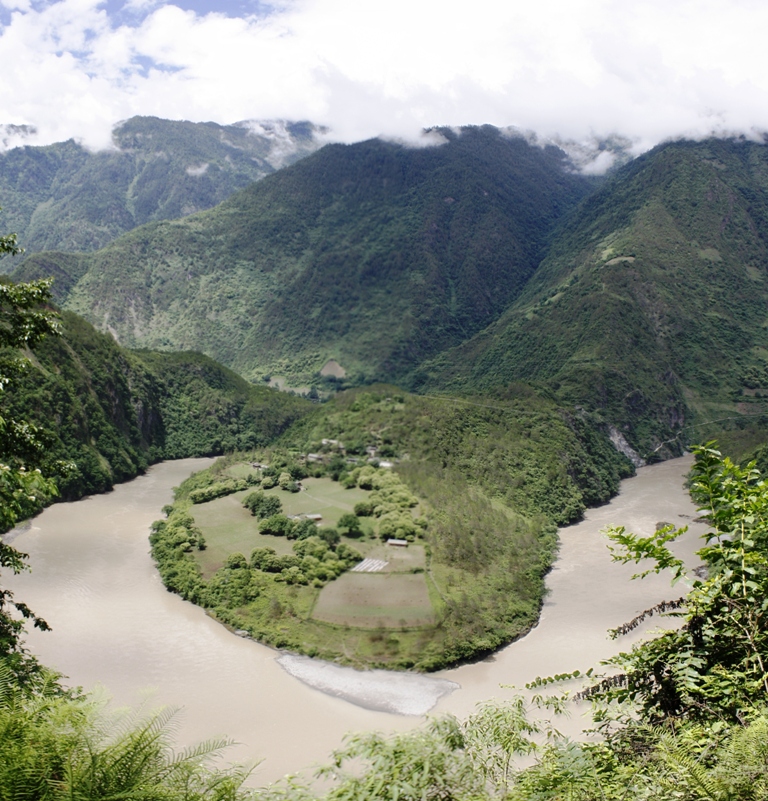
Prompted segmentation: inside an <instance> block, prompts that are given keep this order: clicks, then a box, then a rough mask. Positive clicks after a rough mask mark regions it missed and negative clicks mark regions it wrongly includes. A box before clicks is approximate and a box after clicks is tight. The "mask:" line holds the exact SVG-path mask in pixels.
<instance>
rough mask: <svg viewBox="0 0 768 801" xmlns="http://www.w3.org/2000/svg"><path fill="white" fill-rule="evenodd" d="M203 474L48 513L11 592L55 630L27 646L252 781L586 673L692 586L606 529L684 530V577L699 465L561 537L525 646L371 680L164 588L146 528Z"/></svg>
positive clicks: (660, 473) (157, 479)
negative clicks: (541, 680)
mask: <svg viewBox="0 0 768 801" xmlns="http://www.w3.org/2000/svg"><path fill="white" fill-rule="evenodd" d="M209 463H210V460H202V459H185V460H179V461H175V462H166V463H163V464H158V465H155V466H153V467H152V468H151V469H150V470H149V471H148V472H147V474H146V475H144V476H141V477H139V478H137V479H135V480H133V481H130V482H128V483H126V484H122V485H120V486H118V487H116V488H115V489H114V490H113V491H112V492H110V493H108V494H105V495H98V496H94V497H90V498H86V499H84V500H81V501H77V502H74V503H61V504H57V505H55V506H52V507H51V508H50V509H47V510H46V511H45V512H43V513H42V514H41V515H39V516H38V517H37V518H35V519H34V520H33V521H32V522H31V524H30V525H28V527H27V528H25V529H23V530H20V531H17V532H14V533H13V537H14V540H13V542H14V545H15V546H16V547H18V548H19V549H20V550H22V551H24V552H26V553H28V554H29V555H30V565H31V567H32V571H31V572H29V573H24V574H22V575H19V576H10V577H4V581H5V583H6V584H7V585H8V586H9V587H10V588H11V589H12V590H13V591H14V592H15V593H16V597H17V598H18V599H20V600H23V601H24V602H25V603H27V604H28V605H29V606H30V607H31V608H32V609H33V610H34V611H35V613H36V614H38V615H40V616H42V617H43V618H45V620H46V621H47V622H48V623H49V624H50V625H51V627H52V629H53V631H52V632H47V633H46V632H39V631H37V630H33V631H31V632H30V633H29V635H28V637H27V644H28V646H29V648H30V650H31V651H32V652H34V653H35V654H36V655H37V656H39V658H40V659H41V661H43V662H44V663H45V664H47V665H50V666H51V667H54V668H56V669H57V670H59V671H61V672H62V673H63V674H64V675H65V676H67V677H68V679H67V682H68V683H69V684H71V685H78V686H82V687H84V688H85V689H88V690H91V689H93V688H96V687H99V688H103V689H100V690H99V691H100V692H103V693H105V694H108V695H109V696H111V697H112V698H114V701H115V703H117V704H134V705H135V704H137V703H139V702H141V701H144V702H145V703H148V704H149V706H150V707H156V706H159V705H164V704H170V705H173V706H178V707H181V708H182V711H181V715H180V726H179V732H178V739H179V741H180V742H182V743H185V744H186V743H189V742H193V741H198V740H202V739H206V738H209V737H212V736H215V735H220V734H226V735H228V736H229V737H231V738H232V739H233V740H235V741H236V743H237V744H236V745H234V746H233V747H232V748H230V749H229V750H228V752H227V758H228V759H229V760H231V761H257V760H259V759H261V760H263V762H262V763H261V764H260V765H259V767H258V768H257V769H256V772H255V779H256V781H257V782H258V783H266V782H271V781H274V780H276V779H278V778H279V777H280V776H282V775H284V774H286V773H289V772H296V771H298V770H300V769H302V768H306V767H307V766H308V765H311V764H314V763H322V762H324V761H325V760H326V758H327V757H328V755H329V753H330V751H331V750H332V749H333V748H335V747H337V746H338V745H339V744H340V743H341V741H342V738H343V736H344V734H345V733H347V732H351V731H362V730H370V729H378V730H384V731H394V730H404V729H407V728H410V727H412V726H414V725H418V723H419V722H420V721H421V720H422V717H420V714H421V713H423V712H424V711H425V710H426V709H428V708H429V707H432V713H441V712H452V713H455V714H458V715H465V714H467V713H469V712H471V711H472V709H473V707H474V706H475V704H476V703H477V702H478V701H481V700H483V699H486V698H491V697H494V696H496V697H500V696H503V695H505V694H509V693H510V692H511V691H510V690H504V689H500V685H502V684H513V685H517V686H522V685H523V684H524V683H525V682H527V681H531V680H532V679H534V678H535V677H536V676H539V675H540V676H546V675H552V674H554V673H558V672H567V671H572V670H574V669H576V668H579V669H581V670H584V669H586V668H588V667H590V666H592V665H595V664H596V663H597V662H598V661H599V660H600V659H603V658H606V657H608V656H610V655H611V654H614V653H616V652H617V651H619V650H626V648H628V647H629V645H630V644H631V643H632V642H634V641H636V640H637V639H638V638H639V637H640V636H642V634H643V633H644V632H647V631H648V630H649V628H651V627H653V626H654V625H658V622H657V621H653V622H651V623H650V624H644V625H643V626H642V627H640V628H639V629H637V630H636V631H635V632H633V633H632V635H630V636H628V637H625V638H622V639H621V640H620V641H612V640H610V639H609V638H608V637H607V635H606V631H607V629H609V628H612V627H615V626H618V625H620V624H621V623H624V622H626V621H627V620H629V619H631V618H632V617H633V616H635V615H636V614H637V613H638V612H640V611H642V610H643V609H646V608H648V607H649V606H652V605H654V604H656V603H658V602H659V601H661V600H663V599H665V598H674V597H678V596H679V595H681V594H682V593H683V592H684V588H682V587H675V588H670V586H669V579H668V577H665V576H655V575H654V576H650V577H648V578H647V579H645V580H643V581H631V580H630V578H631V575H632V574H633V572H636V570H637V568H634V569H633V566H622V565H617V564H614V563H612V562H611V560H610V557H609V554H608V551H607V548H606V539H605V537H604V535H602V534H601V533H600V531H601V529H602V528H603V527H604V526H606V525H618V524H621V525H625V526H626V527H627V528H628V529H629V530H633V531H636V532H637V533H644V534H647V533H650V532H651V531H653V530H654V528H655V525H656V523H657V522H662V521H664V522H671V523H675V524H676V525H683V524H691V531H690V532H689V533H688V534H687V535H685V537H684V538H683V539H682V540H681V542H680V543H679V545H678V546H677V548H678V553H679V555H681V556H683V557H684V558H685V559H686V562H687V564H689V565H693V564H695V563H696V560H695V557H694V555H693V552H694V551H695V549H696V547H698V546H697V537H698V535H700V534H701V533H703V526H701V525H700V524H696V523H692V518H694V517H695V514H696V513H695V509H694V507H693V504H692V503H691V501H690V499H689V498H688V496H687V494H686V492H685V491H684V489H683V486H682V482H683V475H684V474H685V472H686V471H687V470H688V469H689V467H690V464H691V460H690V457H683V458H681V459H674V460H671V461H668V462H665V463H663V464H660V465H654V466H652V467H646V468H641V469H640V470H639V471H638V476H637V477H636V478H633V479H629V480H627V481H624V482H622V485H621V491H620V493H619V495H618V496H617V497H616V498H614V499H613V501H611V503H609V504H606V505H605V506H603V507H600V508H598V509H593V510H590V511H588V513H587V514H586V516H585V519H584V520H583V521H582V522H581V523H579V524H577V525H574V526H569V527H567V528H564V529H561V531H560V537H561V547H560V554H559V557H558V561H557V563H556V564H555V567H554V569H553V570H552V572H551V573H550V575H549V577H548V581H547V585H548V588H549V593H548V596H547V599H546V601H545V604H544V609H543V614H542V617H541V620H540V622H539V625H538V626H537V627H536V628H535V629H534V630H533V631H532V632H531V633H530V634H528V635H527V636H526V637H524V638H522V639H521V640H519V641H518V642H516V643H513V644H511V645H509V646H507V647H506V648H504V649H503V650H501V651H499V652H498V653H496V654H495V655H493V656H492V657H490V658H488V659H486V660H483V661H481V662H478V663H475V664H472V665H465V666H461V667H458V668H455V669H453V670H446V671H442V672H441V673H439V674H436V675H435V676H434V677H414V676H412V675H408V674H391V673H385V672H383V671H377V672H375V673H374V674H373V675H371V676H369V675H365V674H361V673H359V672H356V671H349V670H342V669H339V668H335V667H330V666H327V665H325V664H323V663H316V662H315V661H314V660H305V659H300V658H298V659H297V658H292V657H286V656H284V655H283V656H281V655H279V654H277V653H276V652H275V651H273V650H271V649H269V648H267V647H265V646H262V645H260V644H258V643H254V642H252V641H249V640H245V639H241V638H239V637H237V636H235V635H233V634H232V633H230V632H229V631H227V630H226V629H225V628H224V627H223V626H220V625H219V624H217V623H216V622H214V621H213V620H212V619H211V618H209V617H208V616H207V615H206V614H205V613H204V612H203V610H201V609H199V608H197V607H195V606H194V605H192V604H190V603H187V602H185V601H182V600H181V599H180V598H179V597H178V596H176V595H174V594H172V593H169V592H167V591H166V590H165V589H164V588H163V586H162V584H161V582H160V579H159V576H158V575H157V572H156V571H155V569H154V565H153V564H152V561H151V558H150V556H149V544H148V541H147V534H148V528H149V524H150V523H151V522H152V521H153V520H155V519H157V518H158V517H160V515H161V512H160V510H161V508H162V506H163V505H164V504H166V503H169V502H170V500H171V497H172V488H173V487H174V486H176V485H178V484H179V483H180V482H181V481H183V480H184V478H185V477H186V476H188V475H189V474H190V473H191V472H193V471H195V470H199V469H201V468H202V467H204V466H206V465H207V464H209ZM278 658H279V661H278ZM316 687H319V688H321V689H316ZM321 690H324V691H321ZM351 701H356V703H352V702H351ZM386 708H389V709H391V710H399V711H400V712H402V713H410V714H396V713H393V712H385V711H381V709H386ZM573 725H574V726H576V724H573ZM576 727H577V726H576Z"/></svg>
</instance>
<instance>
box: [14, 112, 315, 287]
mask: <svg viewBox="0 0 768 801" xmlns="http://www.w3.org/2000/svg"><path fill="white" fill-rule="evenodd" d="M319 132H320V131H319V130H318V129H317V128H316V127H315V126H313V125H311V124H310V123H282V122H265V123H261V124H260V123H241V124H239V125H217V124H216V123H212V122H208V123H193V122H184V121H171V120H161V119H158V118H157V117H132V118H131V119H129V120H126V121H125V122H122V123H120V124H119V125H117V126H116V127H115V129H114V132H113V135H112V147H111V148H109V149H106V150H101V151H96V152H94V151H91V150H88V149H86V148H85V147H83V146H82V145H80V144H78V143H76V142H75V141H73V140H69V141H68V142H60V143H57V144H53V145H47V146H44V147H40V146H34V145H26V146H23V147H16V148H12V149H11V150H8V151H6V152H5V153H2V154H0V201H2V206H3V213H2V214H1V215H0V230H8V231H14V232H15V233H16V235H17V236H18V238H19V242H21V243H23V245H24V248H25V249H26V251H27V253H36V252H39V251H43V250H56V251H65V252H70V251H89V250H96V249H98V248H101V247H104V246H105V245H106V244H108V243H109V242H111V241H112V240H113V239H115V238H117V237H118V236H120V234H124V233H125V232H126V231H130V230H131V229H132V228H135V227H136V226H137V225H143V224H144V223H147V222H151V221H152V220H169V219H174V218H176V217H183V216H185V215H187V214H191V213H193V212H196V211H201V210H202V209H209V208H212V207H213V206H215V205H216V204H217V203H221V201H222V200H224V199H225V198H227V197H228V196H229V195H231V194H232V193H233V192H235V191H237V190H239V189H243V188H244V187H246V186H248V184H250V183H252V182H253V181H256V180H259V179H260V178H263V177H264V176H265V175H269V174H271V173H273V172H274V171H275V170H276V169H278V168H280V167H282V166H285V165H286V164H290V163H292V162H293V161H296V160H298V159H299V158H302V157H303V156H305V155H308V154H309V153H311V152H312V151H313V150H315V149H316V148H317V146H318V144H317V142H316V140H315V134H316V133H319ZM19 258H20V257H18V256H17V257H15V260H14V257H13V256H11V257H10V258H8V259H7V260H6V262H5V263H4V265H3V266H4V267H5V268H6V270H7V269H9V268H10V267H12V266H13V265H14V264H18V261H19ZM63 289H64V288H63V287H61V286H58V287H55V288H54V292H55V293H57V294H58V293H60V292H62V291H63Z"/></svg>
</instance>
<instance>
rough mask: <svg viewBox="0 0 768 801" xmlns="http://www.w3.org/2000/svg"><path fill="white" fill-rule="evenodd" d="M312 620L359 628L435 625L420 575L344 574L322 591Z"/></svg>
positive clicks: (424, 583)
mask: <svg viewBox="0 0 768 801" xmlns="http://www.w3.org/2000/svg"><path fill="white" fill-rule="evenodd" d="M312 617H313V618H315V620H321V621H324V622H326V623H335V624H337V625H343V626H355V627H359V628H404V627H406V626H407V627H419V626H430V625H432V624H433V623H434V622H435V617H434V613H433V611H432V604H431V602H430V600H429V593H428V591H427V584H426V581H425V577H424V574H423V573H419V574H414V573H345V574H344V575H343V576H340V577H339V578H337V579H336V581H332V582H331V583H330V584H327V585H326V586H325V587H323V589H322V591H321V593H320V596H319V597H318V599H317V603H316V604H315V608H314V610H313V612H312Z"/></svg>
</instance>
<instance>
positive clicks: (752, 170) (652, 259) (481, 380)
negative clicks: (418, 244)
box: [413, 140, 768, 456]
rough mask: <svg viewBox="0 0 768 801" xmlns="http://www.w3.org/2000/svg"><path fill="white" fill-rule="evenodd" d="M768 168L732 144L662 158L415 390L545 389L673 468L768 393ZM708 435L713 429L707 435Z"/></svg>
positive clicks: (579, 220)
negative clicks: (676, 455)
mask: <svg viewBox="0 0 768 801" xmlns="http://www.w3.org/2000/svg"><path fill="white" fill-rule="evenodd" d="M767 236H768V152H766V148H765V147H764V146H762V145H758V144H755V143H752V142H742V141H733V140H711V141H706V142H702V143H692V142H678V143H672V144H667V145H663V146H660V147H658V148H656V149H655V150H653V151H651V152H650V153H648V154H646V155H645V156H643V157H641V158H638V159H637V160H636V161H634V162H633V163H631V164H630V165H628V166H627V167H625V168H624V169H623V170H621V171H619V173H618V174H617V175H616V176H615V177H614V178H613V179H612V180H610V181H608V182H607V183H606V184H605V185H604V186H603V187H602V188H601V189H600V190H599V191H597V192H596V193H595V194H594V195H593V196H592V197H590V198H588V199H587V200H586V201H584V203H583V204H582V205H581V207H580V208H579V209H578V211H577V212H576V213H575V214H574V215H573V216H572V217H571V218H570V219H569V220H568V221H567V223H566V224H565V225H564V226H563V227H562V228H561V229H560V230H559V231H558V233H557V236H556V237H554V238H553V243H552V246H551V248H550V250H549V253H548V255H547V257H546V259H545V260H544V261H543V263H542V265H541V266H540V268H539V270H538V271H537V272H536V274H535V275H534V277H533V278H532V280H531V281H530V282H529V284H528V285H527V287H526V289H525V291H524V293H523V294H522V295H521V296H520V298H519V299H518V300H517V301H516V302H515V303H514V304H513V305H512V306H511V307H510V309H509V310H508V311H507V312H506V313H505V314H504V315H503V316H502V317H501V318H500V319H499V320H498V321H497V322H496V323H494V324H493V325H491V326H490V327H489V328H488V329H486V330H485V331H483V332H482V333H480V334H479V335H477V336H476V337H475V338H474V339H472V340H471V341H469V342H467V343H465V344H463V345H462V346H460V347H458V348H456V349H455V350H453V351H451V352H449V353H445V354H443V355H442V356H440V357H438V358H437V359H435V360H433V361H432V362H430V363H428V364H427V365H425V366H424V369H423V370H422V371H420V372H419V373H418V374H415V375H414V376H413V384H414V385H415V386H418V387H420V388H422V389H430V388H431V389H435V388H440V389H442V390H452V391H456V390H461V391H465V392H466V391H473V392H476V391H479V390H483V391H491V390H493V388H494V387H499V386H503V385H504V384H506V383H507V382H509V381H514V380H519V379H526V380H532V379H533V380H539V381H544V382H545V383H546V384H547V386H548V387H550V388H551V389H553V390H554V391H555V392H556V393H557V396H558V398H559V399H560V400H561V402H564V403H566V404H568V405H570V406H573V405H582V406H585V407H587V408H589V409H593V410H600V411H601V413H602V414H603V415H604V418H605V420H606V422H608V423H610V424H612V425H615V426H616V427H617V428H618V429H619V430H620V431H622V432H623V434H624V435H625V437H626V438H627V439H628V440H629V441H630V442H631V443H632V444H633V445H634V446H635V447H636V448H637V449H638V450H640V451H641V453H642V454H643V455H646V456H647V455H649V454H651V453H652V452H653V451H654V449H655V448H657V447H658V446H659V444H660V443H661V442H662V440H666V439H670V438H674V437H675V435H676V434H677V432H678V431H680V430H681V429H684V431H683V435H682V436H681V438H680V439H678V440H675V441H674V442H672V443H669V444H668V445H665V446H663V447H662V448H660V449H659V451H658V452H657V453H660V454H664V453H670V452H676V451H677V449H678V448H679V447H680V444H681V442H682V441H684V440H688V441H690V440H692V439H698V438H700V437H701V436H702V435H703V434H704V433H705V429H704V428H701V429H685V426H688V425H692V424H694V425H698V424H700V423H702V422H703V421H705V420H712V419H719V418H722V417H726V416H729V415H737V416H738V415H745V414H754V415H757V414H759V413H760V412H761V411H762V409H763V404H762V401H761V398H760V396H761V395H762V394H763V393H762V392H761V388H762V387H768V372H766V366H767V365H766V359H767V358H768V332H767V331H766V323H767V322H768V316H767V315H766V303H767V302H768V272H767V271H766V267H768V259H767V256H768V252H767V250H766V237H767ZM710 430H711V429H710Z"/></svg>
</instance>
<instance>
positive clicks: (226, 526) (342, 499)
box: [190, 465, 383, 579]
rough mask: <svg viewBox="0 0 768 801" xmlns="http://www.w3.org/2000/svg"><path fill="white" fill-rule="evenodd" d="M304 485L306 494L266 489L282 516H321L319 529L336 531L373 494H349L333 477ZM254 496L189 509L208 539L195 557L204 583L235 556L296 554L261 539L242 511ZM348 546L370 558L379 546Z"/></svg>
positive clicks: (233, 470)
mask: <svg viewBox="0 0 768 801" xmlns="http://www.w3.org/2000/svg"><path fill="white" fill-rule="evenodd" d="M249 470H250V467H249V466H246V465H234V466H233V467H230V468H229V471H228V472H229V473H230V474H231V475H232V476H233V477H236V478H243V477H244V475H245V474H247V473H248V472H249ZM302 483H303V484H304V486H305V487H306V490H305V491H302V492H284V491H283V490H281V489H277V488H275V489H271V490H266V491H265V494H266V495H276V496H277V497H278V498H280V501H281V503H282V504H283V511H284V512H285V514H287V515H300V514H321V515H322V516H323V519H322V520H321V521H320V523H319V525H320V526H335V525H336V523H338V521H339V518H340V517H341V515H343V514H346V513H347V512H351V511H352V510H353V509H354V506H355V504H356V503H358V502H359V501H362V500H365V498H366V497H367V496H368V495H369V494H370V493H369V492H367V491H365V490H361V489H348V490H347V489H344V488H343V487H341V486H340V485H339V484H338V483H337V482H334V481H331V480H330V479H329V478H308V479H305V480H304V481H303V482H302ZM251 491H252V490H250V489H248V490H244V491H243V492H236V493H234V494H233V495H227V496H226V497H224V498H217V499H216V500H214V501H209V502H208V503H201V504H196V505H195V506H192V507H191V508H190V513H191V514H192V516H193V517H194V520H195V524H196V525H197V526H198V527H199V528H200V530H201V531H202V532H203V536H204V537H205V542H206V549H205V550H204V551H196V552H195V558H196V559H197V562H198V564H199V565H200V567H201V568H202V570H203V577H204V578H206V579H208V578H210V577H211V576H212V575H213V574H214V573H215V572H216V571H217V570H218V569H219V568H220V567H221V566H222V565H223V564H224V563H225V562H226V561H227V557H228V556H229V555H230V554H232V553H241V554H243V555H244V556H245V557H246V558H247V557H249V556H250V554H251V551H252V550H253V549H254V548H274V549H275V551H276V552H277V553H278V554H280V555H285V554H291V553H293V542H292V541H290V540H286V539H284V538H283V537H271V536H268V535H264V534H259V521H258V520H257V519H256V518H255V517H253V516H252V515H251V513H250V512H249V511H248V510H247V509H245V508H244V507H243V498H244V497H245V496H246V495H247V494H248V493H249V492H251ZM366 526H367V529H366ZM363 528H364V529H366V530H367V533H368V536H372V534H373V529H372V525H371V522H370V521H369V520H364V521H363ZM343 541H344V542H348V543H349V544H350V545H353V546H354V547H355V548H357V549H358V550H359V551H360V552H361V553H363V554H364V555H365V556H368V551H369V550H371V549H372V548H374V547H376V545H377V543H375V542H371V541H370V540H366V539H361V540H353V539H347V538H344V540H343ZM382 547H383V546H382ZM376 558H383V557H376Z"/></svg>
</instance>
